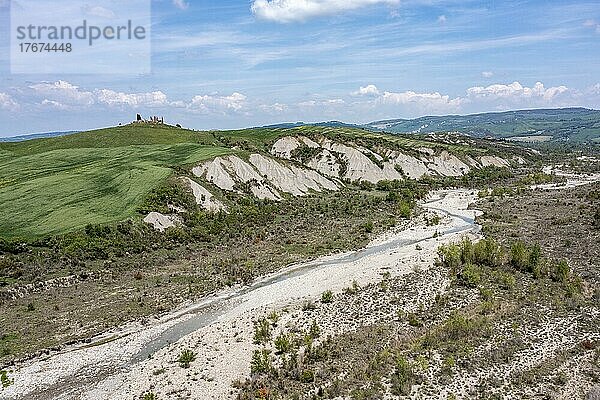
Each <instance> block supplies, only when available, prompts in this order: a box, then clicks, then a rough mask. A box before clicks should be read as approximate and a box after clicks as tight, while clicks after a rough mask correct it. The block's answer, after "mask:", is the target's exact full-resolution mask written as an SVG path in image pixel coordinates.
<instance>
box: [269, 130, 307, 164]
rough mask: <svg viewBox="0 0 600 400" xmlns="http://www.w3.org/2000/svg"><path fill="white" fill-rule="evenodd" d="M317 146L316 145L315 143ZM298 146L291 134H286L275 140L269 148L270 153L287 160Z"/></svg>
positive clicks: (296, 140)
mask: <svg viewBox="0 0 600 400" xmlns="http://www.w3.org/2000/svg"><path fill="white" fill-rule="evenodd" d="M317 146H318V145H317ZM298 147H300V142H299V141H298V139H296V138H295V137H293V136H286V137H283V138H281V139H279V140H278V141H276V142H275V144H274V145H273V148H272V149H271V154H273V155H274V156H276V157H279V158H285V159H286V160H289V159H291V158H292V152H293V151H294V150H296V149H297V148H298Z"/></svg>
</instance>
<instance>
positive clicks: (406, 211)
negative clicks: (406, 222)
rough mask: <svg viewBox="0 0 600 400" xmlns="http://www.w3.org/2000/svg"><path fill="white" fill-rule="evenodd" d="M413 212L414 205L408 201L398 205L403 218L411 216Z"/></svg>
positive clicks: (399, 213)
mask: <svg viewBox="0 0 600 400" xmlns="http://www.w3.org/2000/svg"><path fill="white" fill-rule="evenodd" d="M411 213H412V207H411V206H410V203H408V202H406V201H402V202H400V204H399V205H398V215H400V216H401V217H402V218H410V214H411ZM436 225H437V224H436Z"/></svg>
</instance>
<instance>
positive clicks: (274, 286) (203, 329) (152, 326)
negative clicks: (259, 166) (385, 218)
mask: <svg viewBox="0 0 600 400" xmlns="http://www.w3.org/2000/svg"><path fill="white" fill-rule="evenodd" d="M475 197H476V195H475V193H474V192H470V191H465V190H452V191H447V192H438V193H435V194H433V195H432V196H431V197H430V199H429V200H428V201H427V203H426V204H424V207H425V208H426V209H428V210H429V213H430V214H431V213H438V214H439V215H440V216H441V217H442V219H441V222H440V223H439V224H437V225H432V224H430V223H428V222H427V218H426V215H427V214H425V215H422V216H421V217H419V218H418V219H416V220H415V221H413V222H411V224H410V226H409V227H408V228H405V229H403V230H399V231H396V232H389V233H386V234H385V235H383V236H381V237H380V238H378V239H376V240H375V241H373V242H372V243H371V244H369V246H368V247H367V248H365V249H363V250H361V251H358V252H354V253H346V254H341V255H338V256H331V257H325V258H321V259H319V260H317V261H314V262H310V263H307V264H300V265H294V266H292V267H290V268H288V269H287V270H285V271H283V272H280V273H278V274H277V275H273V276H270V277H268V278H265V279H263V280H261V281H259V282H256V283H255V284H253V286H252V287H245V288H240V287H237V288H234V289H231V290H229V291H227V292H223V293H221V294H220V295H219V296H216V297H212V298H208V299H206V300H204V301H203V302H202V303H199V304H195V305H193V306H191V307H189V308H187V309H185V310H180V311H179V312H177V313H174V314H170V315H168V316H165V317H162V318H161V319H160V320H157V321H154V322H151V323H149V324H147V325H146V326H141V325H138V324H134V325H130V326H128V327H124V328H121V329H119V330H115V331H114V332H111V333H110V334H107V336H106V339H107V340H106V343H102V342H100V343H97V345H95V346H91V347H84V348H76V349H71V350H69V351H66V352H63V353H60V354H55V355H52V356H50V357H48V358H47V359H37V360H33V361H31V362H29V363H27V364H25V365H22V366H20V367H18V368H17V369H16V370H14V371H12V372H11V373H10V377H11V379H14V384H13V385H11V386H9V387H8V388H7V389H5V390H4V391H3V392H1V394H0V398H2V399H25V398H33V399H40V400H44V399H72V398H81V399H104V398H110V399H132V398H137V397H139V396H140V395H142V394H143V393H145V392H149V391H152V392H153V393H156V394H157V395H158V398H168V399H176V398H194V399H227V398H235V396H236V390H235V389H234V388H233V386H232V384H233V382H234V381H237V380H239V379H243V378H245V377H247V376H248V375H249V372H250V371H249V365H250V360H251V358H252V353H253V351H254V350H255V349H256V347H255V345H254V344H253V321H254V320H256V319H257V318H258V317H259V316H262V315H265V314H269V313H271V312H272V311H276V312H277V313H278V314H279V315H281V321H280V325H282V326H284V325H286V324H288V323H291V321H292V320H298V318H300V320H301V319H302V318H312V317H311V315H312V314H314V312H313V311H310V310H308V309H307V310H305V311H303V307H302V305H303V304H305V303H306V302H307V301H313V302H318V299H319V298H320V296H321V293H323V292H324V291H327V290H331V291H332V292H333V293H340V292H342V291H343V290H344V289H345V288H348V287H351V286H352V285H353V282H356V283H357V284H358V285H359V286H366V285H370V284H375V283H378V282H380V281H381V280H382V277H401V276H404V275H407V274H410V273H415V271H419V273H421V272H423V271H427V270H428V269H429V268H430V267H431V266H432V265H433V262H434V260H435V257H436V254H437V249H438V247H439V246H440V245H441V244H446V243H449V242H452V241H457V240H459V238H460V237H461V236H464V235H467V234H470V235H473V234H477V232H478V229H477V226H476V225H475V224H474V218H475V214H476V211H473V210H468V209H467V208H468V206H469V204H470V203H472V202H473V200H474V199H475ZM424 282H425V283H427V284H426V285H425V286H426V287H424V288H422V289H420V290H418V296H419V297H418V298H417V299H415V304H414V307H417V304H420V303H427V302H430V301H432V298H435V295H436V293H438V292H442V291H443V290H444V285H447V284H448V282H447V281H446V280H445V278H444V277H442V276H439V277H438V279H431V280H426V281H424ZM365 300H367V299H365ZM372 300H373V301H375V300H376V299H372ZM368 304H369V302H368V301H367V303H366V304H365V309H368ZM410 307H411V306H410V305H407V308H408V309H410ZM374 309H377V307H374ZM311 312H312V314H310V313H311ZM304 313H309V314H307V315H304ZM356 321H360V322H359V323H360V324H364V325H368V324H369V319H368V318H364V319H363V318H357V319H356ZM355 324H356V322H351V321H347V320H331V321H330V322H329V324H327V323H325V322H322V330H323V333H324V334H327V333H336V334H339V333H340V332H344V331H345V330H353V329H355V328H356V326H355ZM184 349H191V350H192V351H194V352H195V353H197V356H196V359H195V361H193V362H192V363H191V366H190V368H188V369H184V368H181V367H180V366H179V364H178V362H177V359H178V357H179V354H180V353H181V351H182V350H184Z"/></svg>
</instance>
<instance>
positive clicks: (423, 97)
mask: <svg viewBox="0 0 600 400" xmlns="http://www.w3.org/2000/svg"><path fill="white" fill-rule="evenodd" d="M381 101H382V103H384V104H392V105H417V106H419V107H421V108H422V109H423V110H432V111H444V110H455V109H458V108H459V107H460V105H461V104H462V102H463V99H461V98H460V97H456V98H454V99H452V98H450V96H448V95H442V94H440V93H438V92H434V93H416V92H413V91H406V92H402V93H394V92H384V93H383V95H382V96H381Z"/></svg>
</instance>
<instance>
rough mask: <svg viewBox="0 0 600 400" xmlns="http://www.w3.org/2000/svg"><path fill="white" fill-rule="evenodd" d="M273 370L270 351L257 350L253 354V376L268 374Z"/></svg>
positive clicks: (251, 365)
mask: <svg viewBox="0 0 600 400" xmlns="http://www.w3.org/2000/svg"><path fill="white" fill-rule="evenodd" d="M272 369H273V363H272V360H271V355H270V354H269V350H255V351H254V354H252V361H251V363H250V372H251V373H253V374H266V373H269V372H270V371H271V370H272Z"/></svg>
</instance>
